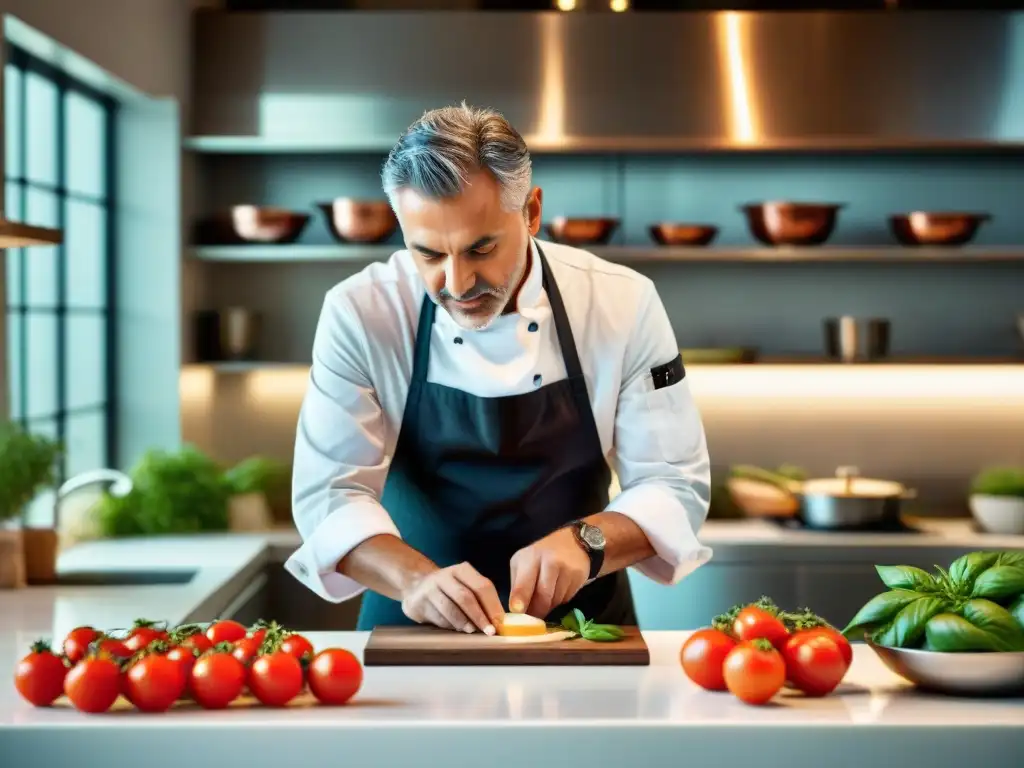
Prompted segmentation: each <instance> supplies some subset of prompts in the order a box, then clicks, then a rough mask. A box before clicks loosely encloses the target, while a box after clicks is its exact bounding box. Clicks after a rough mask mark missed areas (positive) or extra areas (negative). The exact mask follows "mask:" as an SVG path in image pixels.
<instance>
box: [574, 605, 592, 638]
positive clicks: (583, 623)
mask: <svg viewBox="0 0 1024 768" xmlns="http://www.w3.org/2000/svg"><path fill="white" fill-rule="evenodd" d="M572 615H573V616H575V617H576V626H577V627H578V629H577V631H578V632H580V633H582V632H583V630H585V629H586V628H587V624H589V623H590V622H588V621H587V619H586V617H585V616H584V615H583V611H581V610H580V609H579V608H573V610H572Z"/></svg>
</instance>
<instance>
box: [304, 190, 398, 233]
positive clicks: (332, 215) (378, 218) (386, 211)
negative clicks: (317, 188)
mask: <svg viewBox="0 0 1024 768" xmlns="http://www.w3.org/2000/svg"><path fill="white" fill-rule="evenodd" d="M317 205H318V206H319V208H320V210H321V211H323V213H324V218H325V219H326V220H327V227H328V229H330V230H331V234H332V235H334V239H335V240H337V241H338V242H342V243H382V242H384V241H385V240H387V239H388V238H389V237H391V235H393V234H394V233H395V230H396V229H398V219H397V218H396V217H395V212H394V211H393V210H392V209H391V204H390V203H389V202H388V201H387V200H356V199H354V198H351V197H339V198H337V199H335V200H332V201H331V202H329V203H317Z"/></svg>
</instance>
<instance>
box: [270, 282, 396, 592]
mask: <svg viewBox="0 0 1024 768" xmlns="http://www.w3.org/2000/svg"><path fill="white" fill-rule="evenodd" d="M367 359H368V358H367V355H366V344H365V332H364V330H363V328H362V325H361V324H360V323H359V322H357V321H356V318H355V315H354V313H353V312H352V310H351V308H350V307H349V305H348V304H347V303H346V301H345V299H344V297H343V296H341V295H339V294H337V293H336V292H332V293H330V294H328V296H327V299H326V300H325V302H324V305H323V308H322V310H321V313H320V319H319V322H318V325H317V330H316V336H315V339H314V342H313V364H312V368H311V370H310V374H309V385H308V387H307V390H306V394H305V397H304V399H303V401H302V407H301V409H300V411H299V421H298V428H297V431H296V438H295V458H294V468H293V471H292V514H293V516H294V518H295V525H296V527H297V528H298V530H299V534H300V535H301V536H302V542H303V543H302V546H301V547H300V548H299V549H298V550H297V551H296V552H295V553H294V554H293V555H292V556H291V557H290V558H289V560H288V561H287V562H286V564H285V568H286V569H287V570H288V571H289V572H290V573H292V575H294V576H295V577H296V578H298V579H299V580H300V581H302V582H303V583H304V584H306V585H307V586H308V587H309V588H310V589H312V590H313V591H314V592H316V593H317V594H319V595H320V596H321V597H323V598H324V599H326V600H329V601H331V602H342V601H344V600H348V599H350V598H352V597H355V596H356V595H358V594H360V593H361V592H362V591H363V590H364V589H365V587H363V586H362V585H361V584H359V583H358V582H356V581H354V580H352V579H350V578H348V577H347V576H344V575H342V574H340V573H338V572H337V565H338V562H339V561H340V560H341V559H342V558H343V557H344V556H345V555H346V554H348V552H350V551H351V550H352V549H354V548H355V547H356V546H358V545H359V544H360V543H362V542H363V541H365V540H367V539H369V538H371V537H372V536H376V535H378V534H391V535H393V536H398V535H399V534H398V529H397V527H396V526H395V524H394V522H393V521H392V519H391V517H390V516H389V515H388V513H387V511H386V510H385V509H384V508H383V507H382V506H381V504H380V495H381V491H382V489H383V487H384V480H385V478H386V476H387V470H388V459H387V457H386V450H385V445H386V441H385V434H386V432H385V427H386V425H385V423H384V415H383V411H382V409H381V406H380V403H379V401H378V399H377V395H376V393H375V392H374V389H373V385H372V383H371V382H370V380H369V377H368V374H367V366H366V364H365V361H366V360H367Z"/></svg>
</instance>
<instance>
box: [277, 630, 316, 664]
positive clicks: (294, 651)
mask: <svg viewBox="0 0 1024 768" xmlns="http://www.w3.org/2000/svg"><path fill="white" fill-rule="evenodd" d="M281 650H282V651H284V652H285V653H287V654H288V655H290V656H294V657H295V658H296V659H300V660H301V659H302V657H303V656H307V655H308V656H312V655H313V644H312V643H311V642H309V640H307V639H306V638H304V637H303V636H302V635H295V634H292V635H288V637H286V638H285V639H284V641H283V642H282V643H281Z"/></svg>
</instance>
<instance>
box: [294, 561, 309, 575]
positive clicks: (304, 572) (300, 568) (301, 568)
mask: <svg viewBox="0 0 1024 768" xmlns="http://www.w3.org/2000/svg"><path fill="white" fill-rule="evenodd" d="M295 570H296V571H298V572H299V575H301V576H309V568H307V567H306V566H305V565H303V564H302V563H296V564H295Z"/></svg>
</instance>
